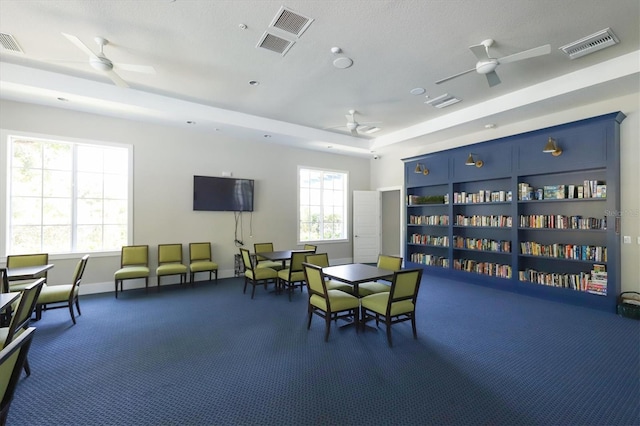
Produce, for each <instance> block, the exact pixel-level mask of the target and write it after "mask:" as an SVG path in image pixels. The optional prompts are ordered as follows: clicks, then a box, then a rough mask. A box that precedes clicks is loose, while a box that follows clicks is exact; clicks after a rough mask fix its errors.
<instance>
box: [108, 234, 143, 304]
mask: <svg viewBox="0 0 640 426" xmlns="http://www.w3.org/2000/svg"><path fill="white" fill-rule="evenodd" d="M113 277H114V279H115V284H116V299H117V298H118V284H120V291H124V289H123V285H122V283H123V281H125V280H133V279H138V278H144V288H145V290H148V289H149V246H148V245H137V246H122V251H121V254H120V269H118V270H117V271H116V272H115V274H113Z"/></svg>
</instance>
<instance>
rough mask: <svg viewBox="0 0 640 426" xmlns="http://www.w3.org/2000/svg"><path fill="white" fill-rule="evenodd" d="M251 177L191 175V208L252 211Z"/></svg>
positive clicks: (218, 210)
mask: <svg viewBox="0 0 640 426" xmlns="http://www.w3.org/2000/svg"><path fill="white" fill-rule="evenodd" d="M253 184H254V183H253V179H236V178H227V177H214V176H194V177H193V210H204V211H216V212H252V211H253Z"/></svg>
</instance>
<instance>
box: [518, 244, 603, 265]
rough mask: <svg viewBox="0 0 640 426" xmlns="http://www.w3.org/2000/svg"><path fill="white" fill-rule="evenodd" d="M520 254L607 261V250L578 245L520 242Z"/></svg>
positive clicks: (599, 247)
mask: <svg viewBox="0 0 640 426" xmlns="http://www.w3.org/2000/svg"><path fill="white" fill-rule="evenodd" d="M520 252H521V253H522V254H527V255H531V256H546V257H554V258H558V259H574V260H589V261H594V262H606V261H607V248H606V247H601V246H589V245H579V244H557V243H556V244H540V243H537V242H535V241H522V242H521V243H520Z"/></svg>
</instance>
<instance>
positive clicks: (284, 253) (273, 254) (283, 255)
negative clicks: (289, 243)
mask: <svg viewBox="0 0 640 426" xmlns="http://www.w3.org/2000/svg"><path fill="white" fill-rule="evenodd" d="M293 252H306V253H313V250H279V251H265V252H260V253H256V255H257V256H262V257H264V258H265V259H269V260H289V259H291V253H293Z"/></svg>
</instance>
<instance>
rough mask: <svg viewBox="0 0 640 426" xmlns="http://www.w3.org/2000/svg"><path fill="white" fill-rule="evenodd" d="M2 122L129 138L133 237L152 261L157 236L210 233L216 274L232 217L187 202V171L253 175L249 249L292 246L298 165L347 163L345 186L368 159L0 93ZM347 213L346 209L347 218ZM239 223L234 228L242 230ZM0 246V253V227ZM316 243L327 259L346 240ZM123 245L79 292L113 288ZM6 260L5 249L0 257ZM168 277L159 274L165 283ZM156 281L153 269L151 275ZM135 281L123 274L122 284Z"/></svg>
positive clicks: (358, 183) (226, 256) (93, 264)
mask: <svg viewBox="0 0 640 426" xmlns="http://www.w3.org/2000/svg"><path fill="white" fill-rule="evenodd" d="M0 111H2V114H1V115H0V129H5V130H15V131H23V132H35V133H38V134H48V135H52V136H58V137H61V138H64V137H70V138H85V139H90V140H100V141H110V142H119V143H127V144H132V145H133V146H134V154H133V155H134V177H133V179H134V194H133V196H134V207H133V208H134V236H133V237H134V238H133V242H134V243H136V244H149V245H150V250H151V252H150V259H151V267H152V268H153V269H155V266H156V263H157V262H156V260H157V245H158V244H161V243H180V242H181V243H183V244H184V245H185V256H187V250H186V245H187V244H188V243H189V242H191V241H211V242H212V244H213V255H214V258H215V260H216V261H217V262H218V264H219V267H220V276H221V277H225V276H231V275H232V274H233V268H234V254H236V253H238V248H237V247H236V245H235V244H234V240H235V233H234V230H235V221H234V213H232V212H199V211H198V212H196V211H193V210H192V197H193V192H192V185H193V175H196V174H198V175H207V176H221V175H222V172H223V171H229V172H233V175H234V176H235V177H242V178H249V179H255V181H256V182H255V185H256V194H255V200H254V202H255V212H254V213H253V214H252V215H251V214H249V213H243V214H242V225H243V227H242V229H241V232H242V234H239V235H238V237H239V238H240V239H242V240H243V241H244V243H245V247H248V248H250V249H251V250H252V251H253V243H254V242H267V241H272V242H273V243H274V244H275V247H276V248H277V249H283V250H284V249H290V248H297V247H298V246H297V245H296V242H297V238H296V220H297V213H296V212H297V167H298V165H304V166H311V167H325V168H329V169H332V170H344V171H348V172H349V187H350V191H353V190H368V189H369V174H370V172H369V169H370V163H369V160H367V159H361V158H355V157H346V156H341V155H335V154H326V153H320V152H315V151H308V150H299V149H292V148H291V147H286V146H283V145H277V144H267V143H255V142H247V141H242V140H234V139H231V138H229V137H226V136H225V135H224V131H220V132H216V133H215V134H208V133H201V132H199V131H198V130H197V128H196V129H191V128H184V129H182V128H175V127H165V126H158V125H152V124H147V123H139V122H133V121H128V120H121V119H115V118H109V117H101V116H97V115H92V114H83V113H77V112H73V111H69V110H64V109H58V108H49V107H42V106H36V105H29V104H23V103H16V102H9V101H2V102H0ZM0 152H2V154H0V165H1V167H2V169H1V170H0V176H2V182H3V183H2V184H0V200H1V201H0V217H2V216H5V211H6V207H5V201H6V200H5V199H6V194H5V192H6V191H5V185H4V177H5V176H6V173H5V168H6V162H5V161H4V157H2V156H3V155H4V154H5V153H6V140H2V141H0ZM349 220H351V218H350V217H349ZM239 232H240V230H239ZM2 234H3V235H2V236H0V255H2V256H4V240H5V237H4V230H3V231H2ZM318 250H319V251H323V252H327V253H329V256H330V258H331V259H332V261H333V260H340V261H349V260H350V259H351V257H352V246H351V243H350V242H348V243H332V244H321V245H320V246H319V248H318ZM77 258H79V256H76V257H73V258H71V259H69V258H68V257H65V256H53V257H52V259H53V263H55V267H54V268H53V269H52V270H51V271H50V273H49V281H50V282H51V283H52V284H59V283H64V282H68V281H69V280H70V279H71V276H72V273H73V267H74V266H75V262H76V261H77ZM119 262H120V253H119V252H118V253H107V254H96V255H92V257H91V258H90V260H89V264H88V266H87V270H86V272H85V277H84V279H83V285H82V292H83V293H90V292H96V291H105V290H108V291H112V290H113V272H114V271H115V270H116V269H118V267H119ZM0 263H4V258H2V259H0ZM171 282H176V281H171V279H170V278H166V279H163V283H171ZM150 284H151V285H154V286H155V285H156V281H155V277H153V278H152V279H151V280H150ZM134 285H136V286H138V285H142V282H139V283H138V282H134V283H125V288H129V287H132V286H134Z"/></svg>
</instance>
